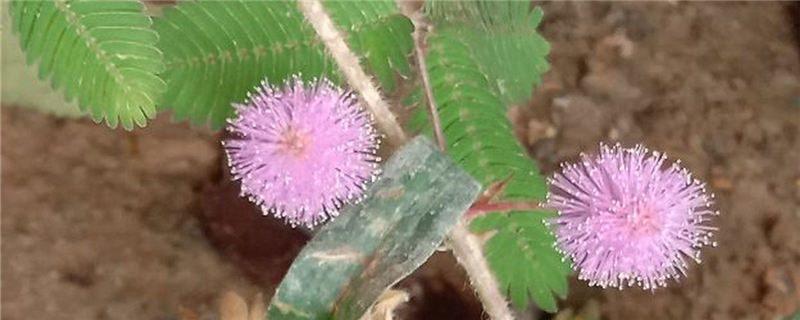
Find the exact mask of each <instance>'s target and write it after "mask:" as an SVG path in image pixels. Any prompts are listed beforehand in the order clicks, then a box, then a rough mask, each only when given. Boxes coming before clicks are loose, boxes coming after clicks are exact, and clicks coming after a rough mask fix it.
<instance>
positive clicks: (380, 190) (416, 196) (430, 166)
mask: <svg viewBox="0 0 800 320" xmlns="http://www.w3.org/2000/svg"><path fill="white" fill-rule="evenodd" d="M479 191H480V186H479V185H478V182H476V181H475V180H473V179H472V178H471V177H470V176H469V175H468V174H467V173H466V172H464V171H463V170H462V169H461V168H459V166H457V165H456V164H454V163H453V162H452V161H451V160H450V159H448V158H447V157H446V156H445V155H444V154H442V153H441V152H439V150H438V149H437V148H436V146H434V145H433V144H432V143H431V142H430V141H428V140H427V139H425V138H422V137H419V138H416V139H414V140H412V141H411V142H409V143H408V144H407V145H406V146H404V147H403V148H402V149H400V150H399V151H398V152H396V153H395V154H394V156H392V158H390V159H389V161H388V162H387V163H386V165H385V166H384V168H383V173H382V174H381V175H380V177H379V178H378V180H377V181H376V182H375V183H374V184H373V185H372V186H370V188H369V189H368V190H367V192H366V198H365V199H364V201H363V202H361V203H358V204H355V205H351V206H348V207H346V209H344V210H343V212H342V214H341V215H340V216H339V217H337V218H336V219H335V220H333V221H331V222H329V223H328V224H326V225H325V226H324V227H322V229H320V230H319V232H318V233H317V234H316V236H314V238H313V239H312V240H311V242H309V244H308V245H307V246H306V247H305V248H304V249H303V251H302V252H301V253H300V255H299V256H298V257H297V259H296V260H295V261H294V263H293V264H292V267H291V269H289V272H288V274H287V275H286V277H285V278H284V279H283V282H282V283H281V285H280V287H278V290H277V291H276V293H275V296H274V297H273V299H272V302H271V304H270V306H269V311H268V313H269V317H268V318H269V319H272V320H282V319H331V318H333V319H359V318H360V317H361V315H362V314H364V313H365V312H366V311H367V309H368V308H369V306H370V305H371V304H372V303H373V301H375V299H377V298H378V296H379V295H380V293H381V292H382V291H383V290H385V289H386V288H388V287H390V286H391V285H393V284H394V283H396V282H397V281H399V280H400V279H402V278H403V277H405V276H407V275H408V274H410V273H411V272H413V271H414V270H416V269H417V268H418V267H419V266H420V265H422V263H424V262H425V260H427V259H428V257H429V256H430V255H431V254H433V252H434V251H435V250H436V248H437V247H438V246H439V245H440V243H441V242H442V240H443V239H444V237H445V235H446V234H447V232H448V231H449V230H450V229H452V227H453V226H454V225H455V223H456V222H457V221H458V219H460V218H461V216H462V214H463V213H464V211H466V210H467V208H468V207H469V206H470V205H471V204H472V202H473V201H474V200H475V198H476V196H477V195H478V192H479Z"/></svg>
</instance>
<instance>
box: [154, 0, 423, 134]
mask: <svg viewBox="0 0 800 320" xmlns="http://www.w3.org/2000/svg"><path fill="white" fill-rule="evenodd" d="M325 6H326V9H327V10H328V12H329V14H330V15H331V16H332V18H333V19H334V21H335V22H336V23H337V24H338V26H339V28H340V29H341V30H343V31H344V32H346V33H347V37H348V42H349V44H350V46H351V47H352V49H353V50H354V51H355V52H356V53H357V54H360V56H361V58H362V64H363V65H364V67H365V68H366V69H367V70H368V71H370V72H371V73H372V74H373V75H374V76H375V77H376V78H377V79H378V80H379V81H380V83H381V85H382V86H383V89H384V90H385V91H386V92H390V91H392V90H394V88H395V86H396V80H395V78H396V77H397V76H398V75H402V76H407V75H408V73H409V65H408V59H407V58H406V56H407V55H408V54H409V53H410V52H411V49H412V48H413V47H412V42H411V31H412V28H413V27H412V25H411V23H410V22H409V21H408V19H406V18H405V17H404V16H402V15H401V14H400V13H399V12H398V10H397V7H396V5H395V4H394V3H393V2H391V1H359V2H351V1H337V2H326V3H325ZM154 28H155V29H156V30H157V31H158V33H159V35H161V36H162V41H161V42H159V47H160V48H161V50H162V51H164V55H165V58H166V61H167V71H166V72H165V73H164V75H163V76H164V78H165V79H166V81H167V83H168V90H167V93H166V95H165V101H164V107H166V108H171V109H172V110H173V111H174V114H175V117H176V118H177V119H186V118H189V119H191V120H192V121H193V122H194V123H204V122H206V121H209V122H210V124H211V126H212V127H213V128H219V127H221V126H222V125H223V124H224V123H225V119H227V118H229V117H230V116H232V114H233V109H232V108H231V107H230V104H231V103H236V102H243V101H244V100H245V98H246V93H247V92H249V91H251V90H252V89H253V87H254V86H256V85H258V84H259V82H261V81H262V80H264V79H265V78H266V79H268V81H269V82H271V83H281V82H283V81H284V80H285V79H287V78H288V77H289V76H291V75H294V74H298V73H300V74H301V75H302V78H304V79H306V80H309V79H313V78H319V77H328V78H330V79H331V80H332V81H334V82H335V83H336V82H339V76H338V70H337V67H336V65H335V64H334V62H333V61H332V60H331V59H330V58H329V57H328V55H327V54H326V52H325V47H324V45H323V44H322V43H321V42H320V40H319V39H318V37H317V35H316V34H315V32H314V30H313V29H312V28H311V26H310V25H309V24H308V23H307V22H306V21H305V20H304V18H303V15H302V13H301V12H300V10H299V9H298V7H297V4H296V3H294V2H291V1H224V2H223V1H201V2H189V1H187V2H181V3H180V4H179V5H177V6H175V7H174V8H168V9H166V10H164V16H163V17H162V18H156V20H155V24H154Z"/></svg>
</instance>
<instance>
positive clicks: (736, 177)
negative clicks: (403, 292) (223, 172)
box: [0, 2, 800, 320]
mask: <svg viewBox="0 0 800 320" xmlns="http://www.w3.org/2000/svg"><path fill="white" fill-rule="evenodd" d="M543 7H544V9H545V13H546V16H545V20H544V23H543V26H542V33H543V34H544V36H545V37H546V38H547V39H548V40H549V41H550V42H551V44H552V53H551V54H550V61H551V62H552V65H551V70H550V71H549V72H548V74H547V75H546V76H545V78H544V81H543V84H542V85H541V86H540V87H539V88H537V92H536V94H535V95H534V99H533V101H532V102H531V103H530V104H527V105H524V106H517V107H514V108H512V109H511V110H510V117H511V119H512V121H513V122H514V123H515V128H516V133H517V135H518V137H519V138H520V140H521V141H522V142H523V143H524V144H525V145H528V146H529V150H530V152H531V155H532V156H533V157H534V158H535V159H536V160H537V161H539V163H540V164H541V166H542V168H543V170H544V171H545V173H548V174H549V173H551V172H552V170H554V169H555V168H556V167H557V164H558V163H559V162H561V161H569V160H574V159H575V158H576V157H577V156H578V155H579V153H580V152H582V151H583V152H594V151H596V150H597V146H598V143H599V142H617V141H618V142H621V143H622V144H625V145H633V144H636V143H643V144H645V145H646V146H648V147H650V148H651V149H657V150H662V151H665V152H666V153H667V154H668V155H669V156H670V157H671V158H672V159H675V158H679V159H681V160H682V163H683V165H684V166H686V167H687V168H689V169H690V170H691V171H692V172H694V174H695V176H696V177H697V178H700V179H702V180H704V181H707V182H708V183H709V189H710V190H711V191H712V192H714V193H715V194H716V200H717V207H718V208H719V210H720V211H721V212H722V214H721V216H719V218H718V219H717V225H718V227H719V228H720V230H719V232H718V234H717V236H716V239H715V240H716V241H717V242H718V243H719V245H718V247H716V248H707V249H705V250H704V251H703V260H704V261H703V263H702V264H700V265H697V264H691V265H690V271H689V273H688V276H687V277H686V279H684V280H683V281H681V282H680V283H671V284H670V286H669V287H668V288H667V289H661V290H657V291H654V292H651V291H642V290H638V289H626V290H623V291H615V290H600V289H590V288H586V286H585V284H584V283H582V282H574V283H573V285H572V288H571V289H572V291H571V294H570V297H569V299H568V300H567V301H565V302H564V303H563V306H564V307H565V308H580V307H581V306H583V305H585V304H586V303H587V301H590V300H594V301H598V302H599V306H600V311H601V314H602V317H603V318H604V319H649V320H659V319H775V318H776V317H777V316H779V315H785V314H788V313H790V312H791V311H793V310H795V309H798V308H800V232H798V230H800V53H799V52H798V46H797V37H798V34H800V33H794V32H796V31H794V30H793V24H792V22H791V19H790V18H792V14H794V15H797V13H798V11H797V10H800V9H797V5H796V4H793V3H791V2H784V3H761V2H759V3H755V2H753V3H743V2H735V3H734V2H724V3H723V2H720V3H672V2H661V3H636V2H619V3H594V2H553V3H545V4H543ZM793 7H794V9H792V8H793ZM792 10H795V11H792ZM792 12H794V13H792ZM795 23H796V22H795ZM0 132H1V134H0V138H1V139H2V140H1V143H2V146H3V148H2V177H1V178H2V182H3V188H2V191H1V197H2V211H3V212H2V213H3V214H2V221H1V222H2V224H1V228H2V229H1V231H2V255H3V256H4V258H5V259H2V261H1V262H0V264H1V266H2V279H1V280H2V283H3V286H2V301H1V302H2V305H3V308H2V314H1V315H0V316H2V318H3V319H9V320H12V319H159V320H160V319H178V318H179V316H178V310H179V307H181V306H182V307H186V308H190V309H193V310H195V311H197V312H198V313H199V314H201V315H203V318H208V319H213V318H214V317H213V316H210V315H212V314H214V313H215V312H213V309H215V308H216V305H215V304H216V299H217V297H218V296H219V295H220V294H221V293H223V292H225V291H226V290H234V291H237V292H239V293H240V294H242V295H243V296H245V297H247V298H249V297H251V296H252V295H253V294H254V293H255V292H256V291H264V292H266V293H267V294H269V292H270V291H271V290H272V289H273V287H272V286H273V285H271V283H274V282H275V281H276V279H279V278H280V273H281V272H282V271H281V270H282V268H284V267H285V261H287V259H289V260H290V258H287V256H286V255H285V252H274V251H270V250H269V248H266V247H260V246H252V243H253V242H256V243H258V241H265V243H269V241H270V237H268V235H264V234H261V235H259V234H258V232H253V229H252V226H253V224H254V223H270V222H268V221H264V219H259V222H254V221H251V220H246V219H245V220H242V219H238V218H236V219H224V220H219V219H216V218H215V216H214V215H213V214H210V213H209V212H211V213H213V212H216V211H223V210H231V208H236V206H238V205H240V203H239V204H237V203H233V202H228V201H225V200H224V199H226V198H215V197H216V196H219V195H220V194H222V195H225V194H228V195H227V196H230V197H232V196H231V195H230V193H231V192H230V191H231V188H232V186H230V185H226V184H224V183H215V182H216V181H220V178H221V177H220V175H219V173H218V172H217V173H215V172H214V169H215V168H219V162H217V161H218V160H219V158H218V154H217V152H218V149H217V148H218V145H217V137H216V136H215V135H214V134H213V133H212V132H208V131H206V130H203V129H201V128H190V127H189V126H188V125H186V124H175V123H172V122H171V121H170V120H169V119H168V115H162V116H160V117H159V119H157V120H156V121H154V122H153V123H152V124H150V125H148V127H147V128H146V129H144V130H138V131H136V133H135V134H129V133H126V132H123V131H120V130H116V131H111V130H108V129H107V128H106V127H105V126H104V125H97V124H94V123H92V122H91V121H88V120H64V119H56V118H53V117H50V116H45V115H41V114H38V113H36V112H35V111H31V110H29V109H22V108H11V107H7V106H4V107H3V108H2V123H1V126H0ZM209 177H212V178H213V179H211V180H210V179H209ZM233 194H235V192H234V193H233ZM198 195H200V196H199V197H198ZM215 195H216V196H215ZM198 198H199V199H201V201H197V199H198ZM209 210H211V211H209ZM236 211H238V212H244V210H236ZM197 217H200V219H197ZM217 218H218V217H217ZM230 225H234V226H237V225H238V226H240V227H234V228H233V229H231V228H226V227H225V226H230ZM246 226H250V227H251V229H247V228H246ZM273 227H274V226H272V227H269V228H273ZM256 230H258V229H256ZM270 230H274V232H285V230H284V231H281V230H279V229H270ZM204 231H205V232H204ZM206 234H210V235H212V239H215V240H214V241H209V238H208V237H206ZM259 236H260V237H261V238H259ZM265 236H267V237H265ZM225 237H227V238H225ZM233 238H236V239H243V238H246V239H251V240H248V241H247V242H248V243H249V244H248V245H237V244H236V243H234V241H233V240H230V239H233ZM262 238H266V240H261V239H262ZM220 239H229V240H223V241H220ZM272 239H273V240H275V239H276V238H272ZM281 239H283V240H286V239H295V240H292V241H299V242H302V241H303V239H305V238H304V235H302V234H299V233H293V232H286V233H285V238H281ZM283 240H280V239H278V240H275V241H276V242H275V243H278V244H279V243H280V241H283ZM273 244H274V243H273ZM215 245H216V248H222V249H223V250H222V252H223V254H220V253H219V252H220V251H219V250H216V249H215ZM296 249H297V248H294V249H292V250H296ZM270 254H271V256H270ZM250 256H261V257H266V256H269V257H272V258H270V259H264V260H262V261H256V262H253V260H252V259H248V257H250ZM262 264H269V265H272V266H274V267H273V268H274V269H272V271H273V272H272V273H263V272H262V274H263V275H264V276H263V277H262V278H253V277H250V278H247V277H246V276H245V274H246V272H247V271H249V273H251V274H252V273H253V272H252V271H253V270H252V268H253V267H254V266H259V265H262ZM248 265H249V267H248ZM237 266H239V267H241V268H237ZM453 266H454V264H453V262H452V259H451V258H450V257H449V256H446V255H437V256H436V257H435V258H434V259H433V260H432V262H431V263H430V264H429V266H428V267H426V268H425V269H423V270H420V272H418V273H417V274H416V275H415V276H414V277H412V278H410V279H408V280H407V281H405V282H404V283H403V286H404V288H406V289H407V290H409V291H411V292H412V301H411V308H410V309H406V310H405V311H404V314H405V315H411V316H408V317H406V318H420V319H423V318H424V319H454V316H455V317H458V318H459V319H463V318H470V319H471V318H475V317H476V315H477V314H479V309H477V310H476V309H475V308H476V307H475V305H474V303H473V302H472V301H470V299H469V294H470V292H469V289H468V285H467V284H466V282H465V280H464V278H463V274H462V273H461V271H460V270H457V269H454V267H453ZM240 270H244V272H243V271H240ZM261 270H263V269H261ZM454 292H455V294H454ZM465 296H467V298H464V297H465ZM447 308H450V309H451V310H452V309H453V308H458V309H459V311H460V312H459V313H457V314H458V316H456V313H452V312H447ZM205 315H209V316H205ZM423 315H425V316H423ZM536 315H537V313H535V312H529V313H525V314H524V315H523V317H521V319H525V318H529V319H530V318H533V317H535V316H536ZM540 316H541V315H540ZM545 317H546V316H545Z"/></svg>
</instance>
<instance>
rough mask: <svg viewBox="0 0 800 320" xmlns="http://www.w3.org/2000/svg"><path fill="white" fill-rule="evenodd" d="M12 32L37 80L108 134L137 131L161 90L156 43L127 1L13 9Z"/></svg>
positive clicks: (16, 4)
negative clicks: (74, 103)
mask: <svg viewBox="0 0 800 320" xmlns="http://www.w3.org/2000/svg"><path fill="white" fill-rule="evenodd" d="M9 12H10V13H11V16H12V18H13V25H12V28H13V30H14V32H15V33H16V34H18V35H19V38H20V44H21V47H22V49H23V51H24V52H25V53H26V60H27V62H28V63H29V64H32V63H34V62H36V61H38V62H39V78H40V79H45V78H47V77H50V80H51V85H52V88H53V89H57V88H64V92H65V96H66V100H67V101H72V100H73V99H74V98H77V99H78V105H79V107H80V109H81V110H82V111H84V112H88V113H89V114H90V115H91V117H92V119H93V120H94V121H96V122H99V121H101V120H103V119H105V121H106V123H107V124H108V125H109V126H110V127H112V128H114V127H116V126H117V125H118V124H120V123H121V124H122V127H123V128H125V129H128V130H130V129H133V127H134V125H138V126H144V125H145V124H146V123H147V119H152V118H153V117H154V116H155V113H156V104H157V103H159V102H160V97H161V94H162V93H163V91H164V90H165V89H166V84H165V83H164V81H162V80H161V78H159V77H158V76H157V74H158V73H159V72H161V71H163V69H164V65H163V59H162V55H161V52H160V51H159V50H158V49H156V48H155V46H154V45H155V43H156V41H157V40H158V35H157V34H156V33H155V32H154V31H153V30H151V29H150V24H151V21H150V18H149V17H147V16H146V15H145V14H144V12H143V6H142V4H141V3H139V2H134V1H63V0H61V1H13V2H11V3H10V5H9Z"/></svg>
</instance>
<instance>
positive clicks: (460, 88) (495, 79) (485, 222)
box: [411, 1, 571, 311]
mask: <svg viewBox="0 0 800 320" xmlns="http://www.w3.org/2000/svg"><path fill="white" fill-rule="evenodd" d="M427 13H428V15H429V17H430V18H431V20H432V21H433V22H434V24H435V26H436V28H435V29H434V30H435V31H434V33H433V34H431V35H430V37H429V39H428V47H429V51H428V56H427V65H428V69H429V70H428V71H429V73H430V78H431V84H432V87H433V88H432V89H433V93H434V97H435V99H436V102H437V104H438V108H439V114H440V118H441V123H442V127H443V130H444V134H445V137H446V139H447V144H448V154H449V155H450V156H451V157H452V158H453V159H454V160H456V161H457V162H458V163H459V164H461V165H462V166H463V167H464V169H465V170H467V172H469V173H470V174H472V175H473V176H474V177H475V178H476V179H477V180H478V181H480V182H481V183H483V185H484V187H486V186H489V185H490V184H492V183H495V182H498V181H500V180H503V179H505V178H507V177H511V179H510V181H509V182H508V184H507V185H506V187H505V189H504V193H503V194H502V195H501V197H500V199H499V200H500V201H503V200H506V201H509V200H527V201H531V200H533V201H535V200H539V201H543V200H544V198H545V196H546V193H547V186H546V181H545V179H544V178H543V177H542V176H541V175H540V174H539V169H538V168H537V166H536V165H535V163H534V162H533V161H532V160H531V159H530V158H529V157H528V156H527V155H526V153H525V149H524V148H523V147H522V146H521V145H520V144H519V143H518V142H517V141H516V139H514V136H513V134H512V128H511V124H510V123H509V121H508V118H507V117H506V109H507V108H506V107H507V106H508V105H510V104H515V103H520V102H523V101H524V100H526V99H528V98H529V96H530V95H531V91H532V89H533V86H534V85H535V84H537V83H539V81H540V80H539V79H540V75H541V74H542V73H543V72H544V71H545V70H547V61H546V60H545V57H546V55H547V53H548V52H549V45H548V44H547V43H546V42H545V41H544V39H543V38H542V37H541V36H539V35H538V34H536V27H537V25H538V23H539V22H540V21H541V17H542V11H541V10H540V9H538V8H536V9H533V10H531V9H530V8H529V6H528V3H527V2H517V1H510V2H504V1H485V2H460V1H449V2H436V1H431V2H427ZM423 109H424V108H423ZM411 126H412V129H416V130H420V131H422V132H426V133H430V126H429V125H428V120H427V115H426V112H425V110H420V111H419V112H418V113H417V114H415V118H414V119H412V124H411ZM551 217H553V213H552V212H546V211H541V212H534V211H525V212H521V211H517V212H504V213H491V214H488V215H486V216H484V217H482V218H477V219H475V221H474V222H473V223H472V228H473V231H475V232H492V233H493V236H492V237H491V238H490V239H489V240H488V242H487V243H486V247H485V250H486V252H487V259H488V260H489V265H490V267H491V268H492V269H493V270H494V272H495V274H496V276H497V278H498V280H499V282H500V284H501V286H502V287H503V289H504V290H505V291H506V292H507V293H508V294H509V296H510V297H511V300H512V301H513V303H514V305H515V306H516V307H518V308H522V309H524V308H527V306H528V303H529V301H530V299H531V298H532V299H533V301H534V302H535V303H536V304H537V305H538V306H539V307H540V308H542V309H544V310H548V311H555V310H556V301H555V298H554V296H553V295H554V294H555V295H557V296H560V297H564V296H566V294H567V281H566V278H567V275H568V274H569V273H570V272H571V271H570V268H569V265H568V264H567V263H566V262H565V261H563V257H562V255H561V254H560V253H559V252H558V251H557V250H556V249H555V248H554V247H553V245H554V243H555V238H554V236H553V235H552V233H551V232H550V230H549V229H548V228H547V227H546V226H545V224H544V221H545V220H546V219H548V218H551Z"/></svg>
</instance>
